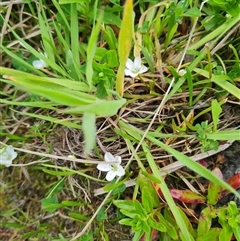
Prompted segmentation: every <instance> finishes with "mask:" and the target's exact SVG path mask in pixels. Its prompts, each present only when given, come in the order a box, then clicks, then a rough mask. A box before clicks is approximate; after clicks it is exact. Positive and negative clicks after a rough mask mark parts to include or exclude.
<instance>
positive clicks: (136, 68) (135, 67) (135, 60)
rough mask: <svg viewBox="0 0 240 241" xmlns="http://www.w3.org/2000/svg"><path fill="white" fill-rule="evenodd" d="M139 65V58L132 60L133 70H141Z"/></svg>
mask: <svg viewBox="0 0 240 241" xmlns="http://www.w3.org/2000/svg"><path fill="white" fill-rule="evenodd" d="M141 63H142V60H141V58H140V57H136V58H135V59H134V63H133V66H134V69H135V70H139V69H140V68H141Z"/></svg>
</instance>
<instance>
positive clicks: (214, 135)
mask: <svg viewBox="0 0 240 241" xmlns="http://www.w3.org/2000/svg"><path fill="white" fill-rule="evenodd" d="M207 138H208V139H212V140H219V141H239V140H240V130H229V131H228V130H227V131H218V132H211V133H208V134H207Z"/></svg>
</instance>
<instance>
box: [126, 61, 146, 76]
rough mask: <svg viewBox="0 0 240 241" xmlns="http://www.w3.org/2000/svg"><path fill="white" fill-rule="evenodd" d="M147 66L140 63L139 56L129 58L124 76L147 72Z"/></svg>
mask: <svg viewBox="0 0 240 241" xmlns="http://www.w3.org/2000/svg"><path fill="white" fill-rule="evenodd" d="M147 70H148V68H147V67H146V66H144V65H142V60H141V58H140V57H136V58H135V59H134V61H132V60H131V59H128V60H127V63H126V68H125V70H124V73H125V75H126V76H131V77H132V78H134V77H136V76H138V75H139V74H142V73H145V72H147Z"/></svg>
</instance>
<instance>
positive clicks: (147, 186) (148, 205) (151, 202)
mask: <svg viewBox="0 0 240 241" xmlns="http://www.w3.org/2000/svg"><path fill="white" fill-rule="evenodd" d="M138 182H139V185H140V189H141V199H142V205H143V207H144V209H145V210H146V211H147V212H149V213H150V212H152V211H153V209H154V208H157V207H159V206H160V202H159V198H158V195H157V193H156V191H155V189H154V187H153V185H152V183H151V182H150V181H149V180H148V179H147V178H146V177H144V176H142V175H139V177H138Z"/></svg>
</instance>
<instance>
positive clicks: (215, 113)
mask: <svg viewBox="0 0 240 241" xmlns="http://www.w3.org/2000/svg"><path fill="white" fill-rule="evenodd" d="M221 113H222V107H221V105H220V104H219V103H218V101H217V100H212V118H213V131H214V132H215V131H217V125H218V123H219V117H220V114H221Z"/></svg>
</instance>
